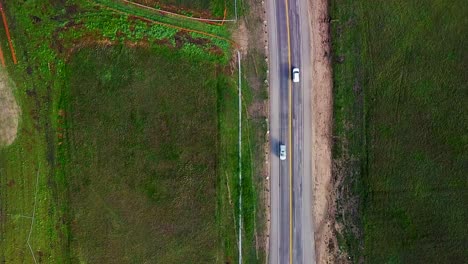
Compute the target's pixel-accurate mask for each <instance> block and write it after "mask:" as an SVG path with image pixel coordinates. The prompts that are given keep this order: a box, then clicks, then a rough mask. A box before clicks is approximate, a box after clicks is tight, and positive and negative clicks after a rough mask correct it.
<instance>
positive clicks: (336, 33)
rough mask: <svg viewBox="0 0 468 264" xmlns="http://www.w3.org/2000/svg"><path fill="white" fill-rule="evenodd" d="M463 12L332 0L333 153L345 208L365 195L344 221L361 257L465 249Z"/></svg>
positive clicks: (429, 258)
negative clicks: (357, 229) (343, 179)
mask: <svg viewBox="0 0 468 264" xmlns="http://www.w3.org/2000/svg"><path fill="white" fill-rule="evenodd" d="M466 12H467V8H466V4H465V3H464V2H463V1H452V2H450V3H449V2H447V1H440V0H431V1H429V2H428V1H409V2H408V1H385V2H375V1H360V2H355V1H348V0H334V1H332V8H331V17H332V22H331V23H332V29H333V31H332V33H333V49H334V59H335V62H334V86H335V87H334V89H335V135H336V136H337V139H338V140H337V141H336V143H337V144H335V149H334V156H335V160H336V161H337V162H340V164H344V168H342V169H343V171H346V173H343V175H342V176H345V177H346V178H347V179H346V182H345V185H346V186H348V187H350V188H348V189H350V190H352V191H351V192H348V193H346V195H345V197H342V199H341V200H340V201H338V208H339V209H338V212H340V210H341V208H343V207H345V206H346V205H347V204H348V205H349V201H352V198H353V197H354V198H355V197H358V198H359V201H360V202H359V203H357V204H355V205H354V206H353V207H352V208H354V209H352V210H349V209H348V211H344V213H339V214H338V221H340V222H342V223H343V222H344V224H345V225H346V226H347V227H348V229H346V231H345V232H344V233H343V234H342V236H341V238H340V239H341V246H342V247H343V249H345V250H347V251H348V252H349V253H350V254H351V255H352V257H353V261H354V262H359V261H360V260H363V259H364V260H365V262H366V263H463V262H464V261H465V260H466V259H467V258H468V251H467V250H466V237H467V236H468V233H467V229H466V219H467V215H468V208H467V207H466V201H467V200H468V196H467V188H468V186H467V181H466V164H467V162H468V156H467V152H466V146H467V143H468V139H467V137H466V131H467V116H468V115H467V113H468V111H467V110H468V109H467V104H466V98H467V96H466V95H467V94H466V89H467V83H468V78H467V75H466V69H467V68H468V65H467V60H466V56H467V54H466V47H467V44H468V39H467V38H466V29H467V28H468V20H467V19H466V17H465V15H466ZM347 201H348V203H347ZM345 216H346V219H345ZM352 226H359V227H361V232H355V231H352V230H351V227H352ZM359 240H361V242H359Z"/></svg>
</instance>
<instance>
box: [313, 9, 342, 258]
mask: <svg viewBox="0 0 468 264" xmlns="http://www.w3.org/2000/svg"><path fill="white" fill-rule="evenodd" d="M310 1H311V2H310V5H309V8H310V9H309V15H310V17H311V19H312V21H311V26H312V34H311V38H312V39H311V45H312V47H311V49H312V67H313V72H312V87H313V93H312V109H314V110H313V111H312V129H313V130H312V142H313V143H312V144H313V146H312V147H313V151H312V159H313V167H312V174H313V175H314V223H315V248H316V257H317V263H334V257H333V255H334V254H333V253H334V249H336V248H337V243H336V237H335V236H334V232H333V230H334V228H333V227H334V218H335V217H334V215H335V213H334V204H335V197H334V191H333V184H332V153H331V150H332V124H333V123H332V122H333V117H332V114H333V89H332V86H333V81H332V67H331V59H330V58H331V56H330V27H329V15H328V1H327V0H310Z"/></svg>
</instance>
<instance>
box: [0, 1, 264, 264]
mask: <svg viewBox="0 0 468 264" xmlns="http://www.w3.org/2000/svg"><path fill="white" fill-rule="evenodd" d="M4 9H5V11H6V13H7V15H8V21H9V23H10V31H11V34H12V37H13V42H14V46H15V50H16V54H17V57H18V64H17V65H14V64H13V63H12V60H11V55H10V53H9V47H8V43H7V42H6V41H2V42H1V47H2V49H3V51H4V55H5V59H6V61H7V68H6V69H2V71H4V72H5V73H7V74H8V76H9V78H10V80H11V83H12V85H11V87H12V89H13V93H14V95H15V96H16V99H17V101H18V104H19V105H20V108H21V119H20V125H19V130H18V135H17V138H16V140H15V142H14V143H13V144H12V145H10V146H6V147H5V146H0V260H1V261H3V262H5V263H32V262H37V263H146V262H147V263H159V262H160V263H187V262H188V263H233V262H236V261H237V252H238V248H237V235H238V229H237V228H238V225H239V223H238V219H239V218H238V216H239V214H240V213H242V220H243V230H242V233H241V234H242V236H243V248H242V250H243V252H244V259H245V260H246V262H248V263H257V262H260V261H261V259H260V257H262V256H264V254H263V252H257V245H256V244H255V243H256V240H255V238H256V234H257V230H258V228H259V227H262V226H263V225H262V223H256V211H255V208H258V207H257V193H256V189H255V186H256V185H255V184H254V181H255V179H254V175H253V168H252V165H251V164H252V153H258V152H259V151H261V147H262V145H261V144H259V143H261V142H262V139H261V138H256V137H259V136H258V135H263V134H264V133H262V132H261V131H260V130H261V129H263V128H261V127H258V126H251V121H250V120H249V119H247V118H244V119H243V121H242V125H243V138H242V150H243V152H242V163H243V166H242V174H243V175H244V178H243V181H242V185H240V183H239V181H238V173H239V168H238V147H239V146H238V109H237V107H238V101H237V100H238V98H237V93H238V91H237V85H238V84H237V69H236V68H232V67H231V66H230V64H229V60H230V58H231V48H232V47H231V46H230V45H231V44H230V42H229V41H228V40H226V39H224V38H217V37H215V36H212V35H204V34H203V33H194V32H188V31H184V30H180V29H177V28H174V27H167V26H164V25H161V24H157V23H152V22H151V21H148V20H142V19H140V18H138V17H136V16H134V15H132V14H131V13H125V12H114V11H113V10H111V9H108V8H103V7H101V6H98V5H95V3H93V2H89V1H78V0H77V1H73V3H71V2H66V3H65V2H62V1H55V0H50V1H27V2H23V1H18V2H16V1H15V2H11V3H8V4H4ZM128 11H129V12H131V11H132V9H129V10H128ZM0 28H1V29H0V38H2V39H3V36H4V34H5V32H4V31H3V27H0ZM219 32H223V34H224V36H225V37H228V35H227V34H228V31H227V29H226V28H221V27H220V29H219ZM243 94H244V96H245V98H246V100H245V102H244V106H243V115H244V116H246V109H247V108H248V106H249V104H250V102H251V99H250V98H251V94H250V92H249V88H248V86H247V85H244V86H243ZM0 107H1V106H0ZM257 144H258V145H257ZM256 180H258V179H256ZM240 188H242V194H243V207H242V212H240V208H239V204H238V200H239V194H240ZM258 210H261V209H258ZM259 256H260V257H259Z"/></svg>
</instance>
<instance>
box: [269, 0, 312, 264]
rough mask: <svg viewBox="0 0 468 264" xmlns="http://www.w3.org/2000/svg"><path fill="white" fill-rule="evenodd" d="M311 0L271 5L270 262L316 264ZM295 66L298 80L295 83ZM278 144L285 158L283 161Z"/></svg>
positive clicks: (279, 0)
mask: <svg viewBox="0 0 468 264" xmlns="http://www.w3.org/2000/svg"><path fill="white" fill-rule="evenodd" d="M308 4H309V2H308V1H301V0H271V1H269V2H267V20H268V29H269V30H268V31H269V58H270V60H269V63H270V65H269V66H270V142H271V143H270V144H271V145H270V147H271V150H272V151H271V153H272V155H271V157H270V165H271V167H270V179H271V180H270V185H271V188H270V190H271V192H270V194H271V196H270V197H271V207H270V208H271V221H270V225H271V227H270V259H269V262H270V263H275V264H276V263H281V264H283V263H315V246H314V233H313V222H312V219H313V218H312V205H313V200H312V173H311V167H312V164H311V162H312V161H311V140H310V139H311V131H312V128H311V111H312V109H311V92H312V87H311V74H312V73H311V57H310V54H311V50H310V47H311V45H310V20H309V14H308V12H307V10H308ZM293 67H297V68H299V69H300V82H299V83H293V82H292V81H291V70H292V68H293ZM279 144H285V145H286V147H287V159H286V160H285V161H280V160H279V155H278V154H279Z"/></svg>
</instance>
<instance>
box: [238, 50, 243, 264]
mask: <svg viewBox="0 0 468 264" xmlns="http://www.w3.org/2000/svg"><path fill="white" fill-rule="evenodd" d="M237 63H238V71H239V80H238V90H239V92H238V96H239V98H238V103H239V142H238V144H239V234H238V236H239V238H238V244H239V264H242V73H241V54H240V51H239V50H237Z"/></svg>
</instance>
